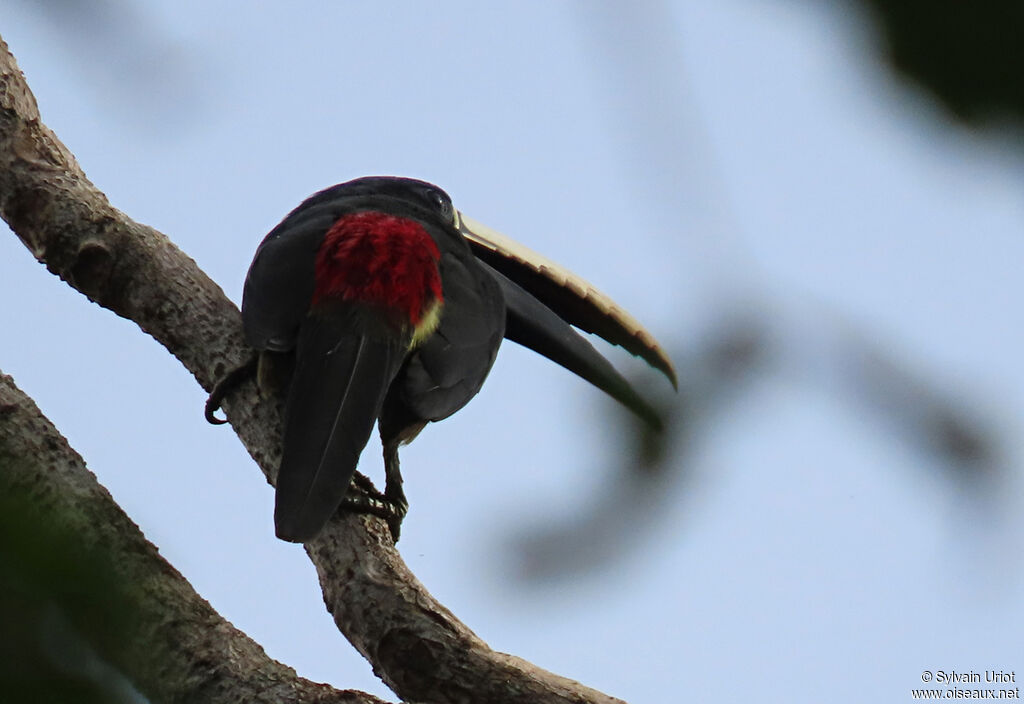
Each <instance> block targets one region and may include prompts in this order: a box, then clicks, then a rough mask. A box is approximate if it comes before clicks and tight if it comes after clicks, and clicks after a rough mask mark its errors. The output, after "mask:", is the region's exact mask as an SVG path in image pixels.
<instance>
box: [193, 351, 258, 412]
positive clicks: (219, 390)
mask: <svg viewBox="0 0 1024 704" xmlns="http://www.w3.org/2000/svg"><path fill="white" fill-rule="evenodd" d="M257 362H258V357H256V356H255V355H253V356H252V357H250V358H249V360H248V361H246V362H245V364H243V365H241V366H240V367H236V368H235V369H232V370H231V371H230V372H228V373H227V374H226V375H225V376H224V377H223V378H222V379H221V380H220V381H218V382H217V383H216V384H215V385H214V387H213V391H211V392H210V397H209V398H208V399H206V408H205V409H204V415H205V416H206V422H207V423H210V424H212V425H224V424H225V423H227V422H228V419H227V418H218V417H217V409H218V408H220V405H221V403H223V402H224V398H225V397H226V396H227V395H228V394H229V393H231V392H232V391H234V390H235V389H236V388H238V386H239V384H241V383H242V382H243V381H245V380H246V379H247V378H249V377H251V376H253V374H255V372H256V364H257Z"/></svg>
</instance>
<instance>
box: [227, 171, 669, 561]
mask: <svg viewBox="0 0 1024 704" xmlns="http://www.w3.org/2000/svg"><path fill="white" fill-rule="evenodd" d="M242 325H243V330H244V335H245V339H246V342H247V343H248V344H249V346H250V347H252V348H253V350H255V351H256V353H257V356H256V357H255V358H254V360H255V362H254V365H255V375H256V378H257V382H258V385H259V388H260V389H261V391H262V392H265V393H270V394H272V395H274V396H276V397H277V398H278V399H280V400H282V402H283V417H284V432H283V447H282V455H281V462H280V465H279V469H278V473H277V479H276V494H275V506H274V524H275V532H276V535H277V537H278V538H280V539H282V540H286V541H290V542H297V543H302V542H307V541H309V540H311V539H313V538H314V537H316V536H317V535H318V534H319V533H320V531H321V530H322V528H323V526H324V525H325V524H326V523H327V521H328V520H329V519H330V518H331V516H332V515H334V513H335V512H337V511H338V510H339V508H340V507H342V506H344V507H346V508H348V509H350V510H355V511H361V512H366V513H375V514H376V515H379V516H381V517H384V518H385V519H387V521H388V525H389V527H390V531H391V534H392V536H393V539H394V540H395V541H397V540H398V537H399V535H400V527H401V521H402V519H403V518H404V516H405V514H406V512H407V510H408V505H409V504H408V500H407V498H406V496H405V493H404V490H403V488H402V477H401V471H400V467H399V459H398V449H399V447H400V446H401V445H404V444H406V443H409V442H411V441H412V440H413V439H414V438H415V437H416V436H417V435H418V434H419V433H420V432H421V431H422V430H423V428H424V427H425V426H426V425H427V424H429V423H433V422H437V421H441V420H444V419H445V418H447V417H449V416H451V415H452V414H453V413H455V412H456V411H459V410H460V409H461V408H463V407H464V406H465V405H466V404H467V403H469V401H470V400H471V399H472V398H473V397H474V396H476V394H477V393H478V392H479V391H480V388H481V387H482V385H483V383H484V381H485V379H486V378H487V375H488V373H489V372H490V370H491V368H492V365H493V364H494V361H495V358H496V356H497V353H498V349H499V347H500V345H501V343H502V340H504V339H509V340H511V341H513V342H517V343H520V344H522V345H524V346H526V347H528V348H530V349H532V350H534V351H536V352H538V353H540V354H542V355H544V356H546V357H548V358H549V359H551V360H552V361H554V362H556V363H557V364H559V365H561V366H563V367H565V368H566V369H568V370H570V371H572V372H574V373H576V374H577V375H579V376H581V377H582V378H584V379H586V380H587V381H589V382H590V383H592V384H594V385H595V386H597V387H598V388H600V389H602V390H603V391H605V392H606V393H608V394H609V395H611V396H612V397H613V398H615V399H616V400H618V401H619V402H621V403H622V404H624V405H625V406H626V407H627V408H629V409H630V410H632V411H633V412H634V413H636V414H637V415H638V416H639V417H640V418H642V419H643V420H644V421H646V422H647V423H648V424H649V425H651V426H652V427H654V428H660V427H661V422H662V421H661V418H660V416H659V414H658V412H657V411H656V410H655V409H654V408H653V407H652V406H651V405H650V404H649V403H648V402H647V401H646V400H645V399H644V398H642V397H641V396H640V394H638V393H637V392H636V391H635V390H634V389H633V388H632V387H631V386H630V384H629V383H628V382H627V381H626V380H625V378H624V377H622V375H621V374H619V372H617V371H616V369H615V368H614V366H612V364H611V363H610V362H608V360H606V359H605V358H604V357H603V356H602V355H601V354H600V353H599V352H598V351H597V350H596V349H595V348H594V347H593V346H592V345H591V344H590V342H588V341H587V340H586V339H585V338H584V337H583V336H582V335H580V334H579V333H578V332H577V331H576V329H574V326H575V327H578V328H579V329H581V330H583V331H586V332H593V333H596V334H597V335H599V336H600V337H603V338H604V339H606V340H608V341H609V342H612V343H614V344H617V345H620V346H622V347H624V348H625V349H626V350H628V351H630V352H632V353H633V354H636V355H639V356H641V357H642V358H643V359H645V360H646V361H647V362H648V363H649V364H651V365H652V366H653V367H655V368H656V369H658V370H660V371H661V372H662V373H664V374H665V375H666V376H667V377H668V379H669V380H670V381H671V383H672V385H673V386H676V385H677V380H676V373H675V370H674V368H673V366H672V362H671V360H670V359H669V358H668V356H667V355H666V354H665V352H664V350H663V349H662V348H661V346H660V345H659V344H658V343H657V341H656V340H654V338H653V336H651V335H650V333H648V332H647V331H646V330H644V328H643V327H642V326H641V325H640V324H639V323H638V322H636V320H635V319H633V318H632V317H631V316H630V315H629V314H628V313H626V312H625V311H624V310H622V308H621V307H619V306H617V305H616V304H615V303H614V302H613V301H611V299H609V298H608V297H607V296H605V295H604V294H602V293H600V292H599V291H598V290H597V289H596V288H594V287H593V286H591V285H590V284H589V283H587V282H585V281H584V280H583V279H581V278H580V277H578V276H576V275H575V274H572V273H571V272H569V271H568V270H566V269H564V268H562V267H561V266H559V265H557V264H555V263H554V262H551V261H550V260H548V259H546V258H544V257H542V256H541V255H539V254H537V253H535V252H532V251H531V250H529V249H528V248H526V247H525V246H523V245H520V244H518V243H516V242H514V241H513V240H511V239H509V238H507V237H505V236H504V235H501V234H500V233H498V232H496V231H494V230H491V229H490V228H488V227H486V226H484V225H483V224H481V223H478V222H476V221H474V220H472V219H470V218H468V217H467V216H465V215H463V214H462V213H460V212H459V211H458V210H456V209H455V207H454V206H453V204H452V200H451V198H450V197H449V196H448V194H447V193H446V192H445V191H444V190H442V189H441V188H439V187H438V186H435V185H433V184H431V183H427V182H425V181H420V180H417V179H412V178H401V177H395V176H367V177H362V178H357V179H354V180H351V181H347V182H345V183H340V184H337V185H335V186H332V187H330V188H327V189H324V190H322V191H320V192H318V193H316V194H314V195H312V196H310V197H309V198H307V199H306V200H305V201H303V202H302V203H301V204H300V205H299V206H298V207H296V208H295V209H294V210H292V211H291V212H290V213H289V214H288V215H287V216H286V217H285V218H284V219H283V220H282V221H281V222H280V224H278V225H277V226H276V227H274V228H273V229H272V230H271V231H270V233H269V234H267V235H266V237H265V238H264V239H263V241H262V242H261V243H260V245H259V246H258V248H257V250H256V253H255V256H254V257H253V261H252V264H251V265H250V267H249V271H248V274H247V275H246V279H245V284H244V289H243V296H242ZM239 371H241V372H243V373H244V372H245V371H248V372H249V373H251V365H250V366H249V367H248V368H247V369H244V370H242V369H240V370H236V372H239ZM237 377H238V374H235V375H234V376H232V375H228V377H226V378H225V379H224V380H222V382H221V384H219V385H218V387H217V388H215V389H214V392H213V393H212V394H211V397H210V400H209V401H208V403H207V419H208V420H210V421H211V422H224V421H218V420H215V419H214V418H213V412H214V410H216V408H217V407H219V405H220V402H221V401H222V400H223V398H224V396H225V395H226V394H227V393H228V391H229V390H230V389H229V388H228V387H229V386H231V385H233V384H235V383H237ZM375 424H376V425H377V427H378V430H379V433H380V438H381V443H382V446H383V451H384V452H383V454H384V471H385V489H384V492H383V494H381V493H379V492H375V490H373V489H372V485H369V483H368V481H367V480H365V479H364V478H362V475H359V474H358V473H357V472H356V465H357V463H358V461H359V457H360V455H361V454H362V451H363V449H364V447H365V446H366V444H367V442H368V441H369V438H370V436H371V434H372V432H373V428H374V425H375ZM353 484H355V485H356V487H357V489H356V491H355V492H353V491H351V490H350V487H351V486H352V485H353Z"/></svg>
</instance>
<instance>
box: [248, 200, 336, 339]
mask: <svg viewBox="0 0 1024 704" xmlns="http://www.w3.org/2000/svg"><path fill="white" fill-rule="evenodd" d="M291 218H292V216H289V218H286V219H285V220H284V221H283V222H282V223H281V224H280V225H278V226H277V227H275V228H274V229H273V230H271V232H270V234H269V235H267V236H266V238H264V240H263V242H261V243H260V246H259V247H258V248H257V250H256V256H255V257H253V260H252V264H251V265H250V266H249V273H248V274H247V275H246V277H245V289H244V292H243V294H242V325H243V327H244V328H245V339H246V342H248V343H249V345H250V346H251V347H252V348H254V349H257V350H271V351H273V352H286V351H288V350H290V349H292V348H294V347H295V340H296V337H297V336H298V332H299V325H300V324H301V323H302V321H303V319H304V318H305V316H306V313H307V311H309V304H310V300H311V299H312V297H313V286H314V284H315V275H314V266H315V263H316V253H317V249H319V247H320V244H321V243H322V242H323V239H324V234H325V233H326V232H327V230H328V228H330V226H331V225H332V224H333V223H334V222H335V220H337V219H338V218H337V217H336V216H334V215H333V213H331V212H329V211H326V212H325V211H321V212H314V213H309V215H308V216H307V217H303V218H301V219H291Z"/></svg>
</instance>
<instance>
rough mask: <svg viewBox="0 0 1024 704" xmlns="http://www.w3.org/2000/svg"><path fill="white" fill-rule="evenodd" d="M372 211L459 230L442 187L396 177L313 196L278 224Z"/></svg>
mask: <svg viewBox="0 0 1024 704" xmlns="http://www.w3.org/2000/svg"><path fill="white" fill-rule="evenodd" d="M362 208H367V209H369V208H372V209H374V210H381V211H384V212H388V213H392V214H394V215H405V216H412V217H415V218H417V219H419V220H425V221H427V222H436V223H438V224H441V225H443V226H448V225H452V226H454V227H455V228H458V211H456V210H455V207H454V206H453V205H452V199H451V198H450V197H449V196H448V194H447V193H445V192H444V191H443V190H442V189H441V188H439V187H437V186H435V185H434V184H432V183H427V182H426V181H419V180H417V179H414V178H401V177H398V176H364V177H362V178H357V179H353V180H351V181H346V182H345V183H339V184H338V185H336V186H331V187H330V188H325V189H324V190H322V191H320V192H319V193H315V194H313V195H312V196H310V197H309V198H307V199H306V200H305V201H303V202H302V204H301V205H299V207H297V208H296V209H295V210H293V211H292V212H291V213H289V214H288V217H286V218H285V219H284V221H283V222H282V223H281V225H286V224H287V225H289V226H291V225H294V224H296V222H297V221H299V220H305V219H306V218H307V217H318V216H321V215H323V214H325V211H326V212H329V213H330V214H332V215H333V214H334V211H338V212H341V211H349V212H351V211H352V210H358V209H362Z"/></svg>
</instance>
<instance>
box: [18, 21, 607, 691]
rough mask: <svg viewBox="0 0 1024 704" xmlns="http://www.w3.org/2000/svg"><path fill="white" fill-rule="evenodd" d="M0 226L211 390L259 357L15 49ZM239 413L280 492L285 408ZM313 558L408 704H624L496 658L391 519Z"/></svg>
mask: <svg viewBox="0 0 1024 704" xmlns="http://www.w3.org/2000/svg"><path fill="white" fill-rule="evenodd" d="M0 215H2V216H3V218H4V219H5V220H6V221H7V222H8V224H9V225H10V226H11V229H13V230H14V231H15V233H17V235H18V237H20V238H21V240H22V241H23V242H24V243H25V245H26V246H27V247H28V248H29V249H30V250H31V251H32V252H33V254H35V256H36V258H37V259H39V260H40V261H41V262H43V263H45V264H46V266H47V268H48V269H49V270H50V271H51V272H53V273H55V274H57V275H58V276H60V277H61V278H62V279H64V280H65V281H67V282H68V283H69V284H70V285H71V286H73V287H74V288H76V289H77V290H79V291H81V292H82V293H84V294H85V295H87V296H88V297H89V298H90V299H91V300H93V301H95V302H97V303H99V304H100V305H102V306H104V307H106V308H109V309H110V310H112V311H114V312H115V313H117V314H118V315H120V316H122V317H125V318H128V319H130V320H133V321H135V322H136V323H137V324H138V325H139V326H140V327H141V328H142V329H143V330H144V331H146V332H147V333H149V334H150V335H152V336H153V337H154V338H155V339H156V340H157V341H159V342H160V343H161V344H163V345H164V346H165V347H166V348H167V349H168V351H170V352H171V353H172V354H173V355H174V356H176V357H177V358H178V359H179V360H180V361H181V363H182V364H184V365H185V367H186V368H187V369H188V370H189V371H190V372H191V373H192V374H193V375H194V376H195V378H196V380H197V381H198V382H199V383H200V384H201V385H202V386H203V387H204V388H206V389H210V388H211V387H212V385H213V384H214V383H215V382H216V380H217V379H219V378H220V377H221V376H222V375H223V374H224V373H225V371H226V370H228V369H230V368H232V367H233V366H235V365H237V364H239V363H240V362H241V361H242V360H243V359H244V358H245V357H246V356H247V355H248V354H249V352H248V350H247V349H246V348H245V345H244V341H243V338H242V331H241V323H240V317H239V313H238V310H237V308H236V307H235V306H234V305H233V304H232V303H231V302H230V301H229V300H228V299H227V298H226V297H225V296H224V294H223V292H222V291H221V290H220V288H219V287H218V286H217V285H216V284H214V283H213V282H212V281H211V280H210V279H209V278H208V277H207V276H206V275H205V274H203V272H202V271H200V270H199V268H198V267H197V266H196V265H195V263H194V262H193V261H192V260H191V259H189V258H188V257H187V256H186V255H185V254H183V253H182V252H181V251H180V250H179V249H178V248H177V247H175V246H174V245H173V244H172V243H171V242H170V241H169V240H168V239H167V238H166V237H164V236H163V235H161V234H160V233H158V232H156V231H155V230H153V229H152V228H149V227H146V226H144V225H140V224H138V223H135V222H133V221H132V220H131V219H130V218H128V217H127V216H125V215H124V214H123V213H120V212H119V211H117V210H115V209H114V208H112V207H111V206H110V204H109V203H108V202H107V199H106V197H105V196H104V195H103V194H102V193H100V192H99V191H98V190H96V188H95V187H94V186H93V185H92V184H91V183H90V182H89V181H88V180H87V179H86V177H85V175H84V174H83V173H82V171H81V169H80V168H79V167H78V165H77V163H76V162H75V160H74V157H73V156H72V155H71V154H70V153H69V152H68V150H67V149H66V148H65V147H64V146H63V145H62V144H61V143H60V141H59V140H58V139H57V138H56V136H54V134H53V133H52V132H50V130H48V129H47V128H46V127H45V125H43V124H42V122H41V121H40V119H39V114H38V110H37V108H36V104H35V99H34V98H33V97H32V94H31V92H30V91H29V89H28V86H27V85H26V84H25V81H24V78H23V76H22V75H21V72H20V71H19V70H18V68H17V66H16V64H15V62H14V59H13V57H12V56H11V55H10V53H9V52H8V50H7V46H6V44H3V42H2V40H0ZM226 411H227V416H228V419H229V420H230V421H231V424H232V426H233V427H234V429H235V431H236V432H237V433H238V436H239V438H240V439H241V440H242V442H243V443H244V444H245V447H246V448H247V450H248V451H249V454H250V455H251V456H252V457H253V459H254V460H256V462H257V464H258V465H259V466H260V467H261V468H262V470H263V472H264V474H265V475H266V476H267V477H268V479H271V480H273V474H274V472H275V471H276V467H277V463H278V460H279V453H280V428H281V425H280V416H279V413H278V410H277V408H276V407H275V406H274V405H273V404H272V403H269V402H264V401H262V400H261V399H260V398H259V397H258V395H257V393H256V391H255V389H254V387H253V385H252V384H246V385H244V386H243V387H242V388H241V389H240V390H239V391H238V392H236V393H235V394H234V395H233V396H231V397H229V399H228V402H227V404H226ZM197 412H198V410H197ZM306 551H307V553H308V554H309V556H310V558H311V559H312V561H313V563H314V564H315V565H316V568H317V571H318V573H319V575H320V583H321V586H322V588H323V592H324V601H325V602H326V604H327V607H328V609H329V610H330V611H331V613H332V614H333V615H334V620H335V622H336V623H337V625H338V627H339V629H340V630H341V631H342V633H344V634H345V636H346V637H347V638H348V639H349V641H351V643H352V644H353V645H354V646H355V647H356V649H358V650H359V652H361V653H362V654H363V655H364V656H365V657H366V658H367V659H368V660H369V661H370V662H371V664H372V665H373V667H374V671H375V672H376V673H377V674H378V675H379V676H380V677H381V678H382V679H383V680H384V681H385V682H386V683H387V684H388V686H390V687H391V688H392V689H393V690H394V691H395V692H397V693H398V694H399V696H401V697H402V698H404V699H407V700H417V701H429V702H465V701H481V702H483V701H486V702H491V703H493V704H500V703H503V702H523V703H526V702H530V703H531V704H534V703H540V704H543V703H545V702H578V703H582V702H616V701H619V700H616V699H613V698H611V697H608V696H606V695H603V694H601V693H600V692H596V691H594V690H592V689H589V688H587V687H584V686H582V685H580V684H579V683H577V682H574V681H572V680H568V679H565V678H562V677H559V676H557V675H553V674H551V673H550V672H547V671H545V670H542V669H540V668H537V667H535V666H534V665H531V664H530V663H528V662H525V661H523V660H520V659H518V658H515V657H512V656H509V655H505V654H502V653H497V652H495V651H493V650H491V649H490V648H489V647H488V646H487V645H486V644H485V643H484V642H483V641H481V640H480V639H479V638H477V637H476V635H474V634H473V633H472V632H471V631H470V630H469V629H468V628H467V627H466V626H465V625H463V624H462V623H461V622H459V621H458V619H456V618H455V617H454V616H453V615H452V614H451V613H450V612H449V611H448V610H447V609H445V608H444V607H443V606H442V605H441V604H439V603H438V602H437V601H436V600H434V598H433V597H432V596H431V595H430V594H429V593H428V592H427V590H426V589H425V588H424V587H423V585H421V584H420V583H419V582H418V581H417V580H416V579H415V577H414V576H413V575H412V574H411V573H410V572H409V570H408V568H406V566H405V564H404V563H403V562H402V560H401V558H400V556H399V555H398V553H397V552H396V551H395V549H394V547H393V545H392V544H391V539H390V534H389V533H388V529H387V527H386V526H385V525H384V524H383V522H381V521H379V520H377V519H374V518H370V517H365V516H338V517H335V518H334V519H333V520H332V521H331V522H330V523H329V524H328V526H327V528H326V529H325V530H324V531H323V533H322V534H321V535H320V537H318V538H317V539H316V540H315V541H313V542H311V543H309V544H307V545H306Z"/></svg>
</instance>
